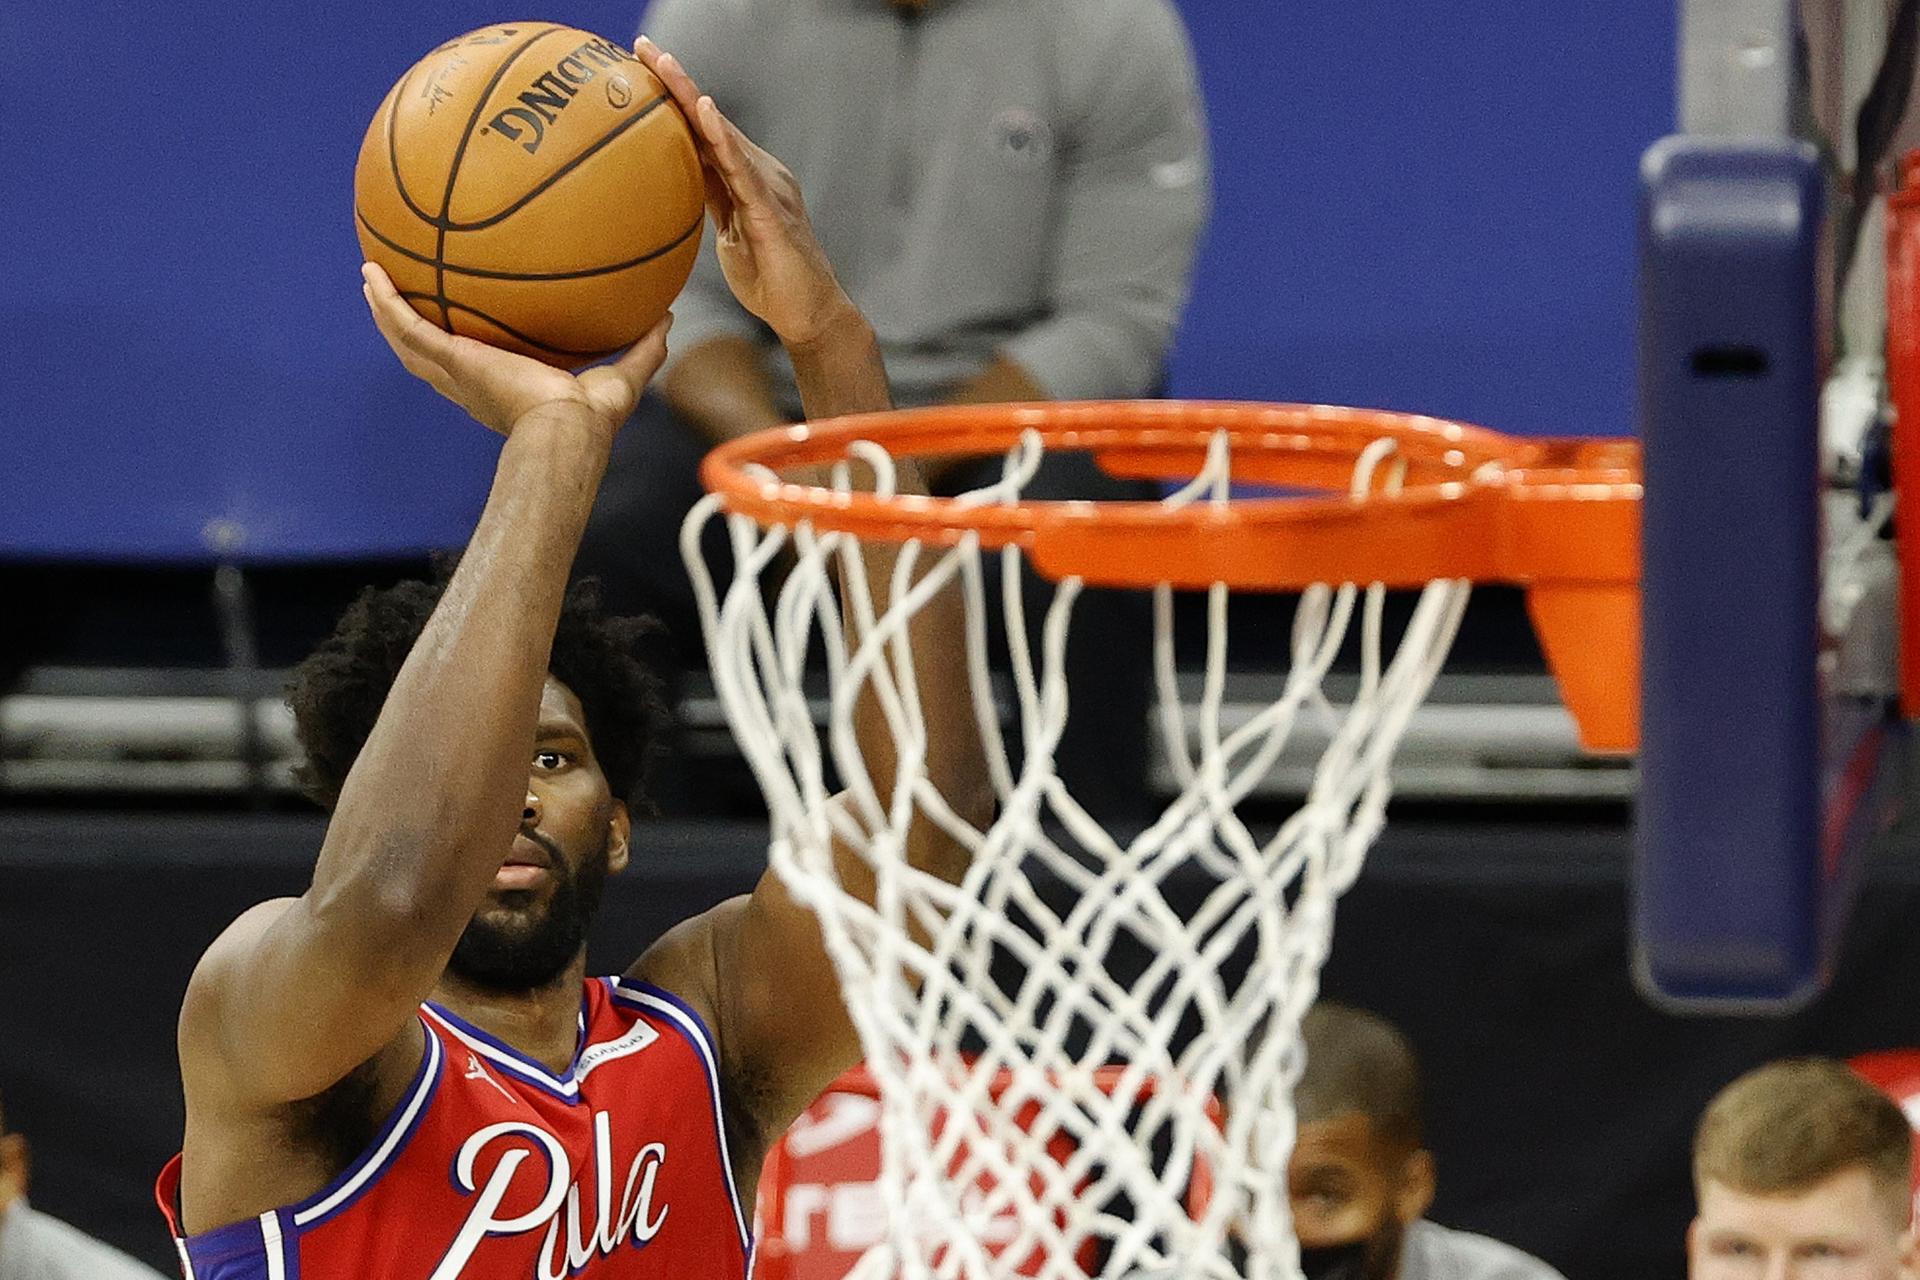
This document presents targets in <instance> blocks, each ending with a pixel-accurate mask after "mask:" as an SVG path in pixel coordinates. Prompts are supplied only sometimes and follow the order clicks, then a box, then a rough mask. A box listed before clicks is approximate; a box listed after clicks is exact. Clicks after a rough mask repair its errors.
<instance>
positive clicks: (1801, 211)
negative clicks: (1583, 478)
mask: <svg viewBox="0 0 1920 1280" xmlns="http://www.w3.org/2000/svg"><path fill="white" fill-rule="evenodd" d="M1642 179H1643V192H1642V206H1641V229H1640V230H1641V246H1640V414H1641V431H1642V435H1643V442H1644V446H1645V467H1646V498H1645V503H1644V508H1643V510H1644V519H1645V525H1644V529H1643V534H1644V538H1643V555H1644V568H1643V580H1642V585H1643V592H1644V595H1643V609H1644V613H1643V619H1642V621H1643V627H1644V634H1643V644H1644V655H1643V663H1642V671H1643V685H1642V713H1641V715H1642V720H1641V726H1642V727H1641V748H1640V767H1641V787H1640V807H1639V815H1638V816H1639V834H1638V849H1637V857H1638V863H1639V865H1638V868H1637V874H1636V902H1635V925H1636V930H1637V947H1638V957H1637V958H1638V964H1639V969H1640V974H1641V978H1642V981H1643V983H1644V984H1645V985H1646V986H1647V987H1648V988H1649V990H1650V992H1651V993H1653V994H1654V995H1656V996H1657V997H1658V998H1661V999H1664V1000H1667V1001H1671V1002H1676V1003H1680V1004H1687V1005H1695V1004H1735V1005H1739V1004H1746V1005H1776V1006H1786V1005H1790V1004H1793V1003H1796V1002H1798V1001H1800V1000H1803V999H1805V998H1806V997H1807V996H1809V995H1811V994H1812V993H1813V992H1814V991H1815V990H1817V989H1818V986H1819V984H1820V980H1821V977H1822V974H1823V971H1824V968H1825V966H1826V963H1827V960H1828V954H1829V948H1830V942H1831V935H1832V933H1833V930H1832V929H1830V928H1828V927H1825V917H1826V914H1827V913H1825V912H1824V911H1823V902H1824V899H1825V897H1826V894H1827V888H1828V884H1829V877H1828V875H1827V874H1826V872H1825V870H1824V869H1823V867H1822V860H1821V852H1820V851H1821V823H1822V817H1823V804H1822V794H1821V793H1822V780H1821V778H1822V744H1821V723H1820V716H1821V701H1820V688H1819V673H1818V670H1817V666H1816V662H1817V656H1818V655H1817V651H1818V644H1819V639H1818V636H1819V631H1818V625H1819V623H1818V598H1819V588H1820V562H1819V556H1820V528H1821V519H1820V508H1819V503H1820V488H1821V486H1820V476H1819V423H1818V406H1819V392H1820V361H1819V326H1820V322H1821V321H1820V296H1819V283H1818V281H1819V272H1820V266H1819V253H1818V245H1819V237H1820V231H1821V223H1822V218H1823V186H1822V178H1821V174H1820V169H1819V163H1818V159H1817V157H1816V155H1815V153H1814V151H1813V149H1812V148H1811V147H1809V146H1806V145H1804V144H1801V143H1798V142H1793V141H1788V140H1780V141H1772V140H1760V141H1752V140H1748V141H1742V140H1732V139H1705V138H1669V139H1666V140H1665V141H1663V142H1660V143H1657V144H1656V145H1655V146H1654V147H1653V148H1652V149H1651V150H1650V151H1649V152H1648V153H1647V156H1646V159H1645V161H1644V164H1643V170H1642Z"/></svg>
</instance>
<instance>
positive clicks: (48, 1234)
mask: <svg viewBox="0 0 1920 1280" xmlns="http://www.w3.org/2000/svg"><path fill="white" fill-rule="evenodd" d="M31 1172H32V1155H31V1153H30V1152H29V1150H28V1148H27V1140H26V1138H25V1137H24V1136H22V1135H21V1134H18V1133H13V1132H10V1131H9V1130H8V1129H7V1115H6V1109H5V1103H4V1101H0V1280H160V1273H159V1272H157V1271H153V1270H151V1269H149V1268H147V1267H145V1266H142V1265H141V1264H140V1263H138V1262H135V1261H134V1260H133V1259H132V1258H129V1257H128V1256H127V1255H126V1254H124V1253H121V1252H120V1251H119V1250H118V1249H113V1248H109V1247H108V1246H106V1245H104V1244H101V1243H100V1242H99V1241H98V1240H95V1239H94V1238H93V1237H92V1236H89V1235H85V1234H83V1233H82V1232H80V1231H77V1230H75V1229H74V1228H72V1227H70V1226H68V1225H67V1224H66V1223H64V1222H62V1221H60V1220H59V1219H58V1218H50V1217H48V1216H47V1215H46V1214H44V1213H41V1212H40V1211H39V1210H38V1209H35V1208H33V1207H32V1206H31V1205H29V1204H28V1203H27V1183H28V1180H29V1175H30V1174H31Z"/></svg>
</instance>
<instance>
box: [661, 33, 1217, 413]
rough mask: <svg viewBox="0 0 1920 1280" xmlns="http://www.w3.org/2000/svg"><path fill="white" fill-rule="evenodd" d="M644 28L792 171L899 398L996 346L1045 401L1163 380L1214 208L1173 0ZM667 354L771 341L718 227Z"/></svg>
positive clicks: (958, 374) (784, 378) (945, 381)
mask: <svg viewBox="0 0 1920 1280" xmlns="http://www.w3.org/2000/svg"><path fill="white" fill-rule="evenodd" d="M642 29H643V30H644V31H645V32H646V34H647V35H649V36H650V37H652V39H653V40H654V41H655V43H657V44H658V45H659V46H660V47H661V48H663V49H666V50H668V51H669V52H672V53H673V54H675V56H677V57H679V58H680V59H681V61H682V62H684V63H685V64H686V66H687V67H688V69H689V70H690V71H692V73H693V75H694V77H695V78H696V79H697V80H699V82H700V85H701V88H702V89H703V90H705V91H706V92H708V93H710V94H712V95H713V97H714V100H715V101H716V102H718V103H719V104H720V106H721V108H722V109H723V110H725V111H726V112H727V113H728V114H729V115H731V116H732V117H733V118H734V120H735V121H736V122H737V123H738V124H739V125H740V126H741V128H743V129H744V130H745V131H746V132H747V134H748V136H750V137H752V138H753V139H754V140H755V141H757V142H759V143H760V144H761V145H762V146H764V147H766V148H767V150H769V151H771V152H772V153H773V154H775V155H777V156H779V157H780V158H781V159H782V160H784V161H785V162H786V163H787V164H788V166H789V167H791V168H792V169H793V171H794V174H795V175H796V176H797V177H798V178H799V180H800V184H801V188H802V190H803V191H804V192H805V194H806V198H807V204H808V208H809V210H810V211H811V213H812V217H813V222H814V226H815V229H816V230H817V231H818V233H819V235H820V239H821V243H822V244H823V245H824V247H825V248H826V251H827V254H828V256H829V257H830V258H831V259H832V260H833V263H834V265H835V268H836V270H837V271H838V272H839V274H840V279H841V282H842V284H843V285H845V287H846V289H847V292H848V293H849V294H850V295H851V296H852V297H853V299H854V301H855V302H857V303H858V304H859V305H860V307H861V308H862V309H863V310H864V311H865V312H866V313H867V315H868V317H869V318H870V319H871V320H872V322H873V325H874V328H875V330H876V331H877V333H878V334H879V337H880V343H881V347H882V350H883V351H884V353H885V355H886V360H887V367H888V370H889V373H890V374H891V377H892V380H893V384H894V390H895V395H896V397H897V398H898V399H899V401H900V402H901V403H902V404H907V405H917V404H925V403H929V402H932V401H935V400H938V399H940V398H942V397H943V396H944V395H946V394H947V393H948V392H949V391H950V390H952V389H953V388H954V387H955V386H957V385H958V384H960V383H962V382H964V381H965V380H966V379H968V378H970V377H972V376H973V375H974V374H976V373H978V372H979V371H980V370H981V369H983V368H985V367H986V366H987V365H988V364H989V363H991V362H992V361H993V359H994V358H995V357H996V356H997V355H1000V354H1005V355H1006V356H1008V357H1010V358H1011V359H1013V360H1014V361H1015V362H1017V363H1018V364H1019V365H1020V366H1021V367H1022V368H1024V369H1025V370H1026V371H1027V372H1028V373H1029V374H1030V375H1032V377H1033V378H1034V380H1035V381H1037V382H1038V383H1039V384H1040V385H1041V387H1042V388H1043V389H1044V390H1045V391H1046V392H1047V393H1048V394H1049V395H1051V396H1054V397H1056V398H1060V399H1093V398H1102V397H1124V396H1133V395H1139V394H1142V393H1144V392H1146V391H1147V390H1149V389H1150V388H1151V387H1152V386H1153V385H1154V384H1155V382H1156V381H1157V380H1158V379H1159V377H1160V373H1161V367H1162V363H1163V361H1164V359H1165V357H1166V351H1167V346H1168V344H1169V342H1170V341H1171V338H1172V333H1173V327H1174V322H1175V320H1176V319H1177V318H1178V314H1179V309H1180V306H1181V304H1182V303H1183V302H1184V301H1185V296H1186V290H1187V281H1188V277H1189V274H1190V272H1191V269H1192V265H1193V256H1194V249H1195V245H1196V242H1197V240H1198V237H1199V233H1200V229H1201V226H1202V225H1203V223H1204V221H1205V218H1206V213H1207V205H1208V181H1209V173H1208V167H1207V155H1206V143H1205V130H1204V124H1203V120H1202V117H1201V108H1200V100H1199V94H1198V90H1197V89H1196V86H1195V79H1194V69H1193V55H1192V52H1191V50H1190V48H1189V47H1188V43H1187V38H1186V32H1185V30H1184V29H1183V28H1182V26H1181V24H1180V19H1179V16H1178V15H1177V14H1176V13H1175V12H1174V9H1173V7H1172V4H1171V3H1170V0H932V3H930V4H929V5H928V6H927V8H926V9H925V10H924V11H923V12H921V13H920V14H918V15H917V16H915V15H912V14H910V13H901V12H898V11H896V10H895V9H893V8H892V7H891V6H890V5H889V4H887V3H886V0H654V3H653V5H652V7H651V8H650V9H649V10H648V11H647V14H646V18H645V21H644V23H643V27H642ZM674 312H675V317H676V319H675V325H674V334H673V339H674V343H673V345H674V349H675V351H676V352H681V353H684V352H687V351H690V350H692V349H693V348H694V347H696V346H698V345H700V344H701V343H702V342H704V341H706V340H708V339H710V338H713V337H715V336H718V335H721V334H737V335H740V336H743V337H747V338H750V339H752V340H755V341H758V342H761V343H764V344H765V346H766V349H767V350H768V352H769V355H770V356H773V357H774V360H773V363H772V365H771V366H770V367H771V368H772V369H773V372H774V376H775V380H776V385H777V386H778V387H779V389H780V390H781V392H782V393H783V395H784V397H785V398H786V399H787V400H788V401H789V404H788V406H787V407H788V408H789V409H793V408H797V396H796V395H795V393H794V388H793V382H792V373H791V369H790V368H789V367H788V366H787V365H786V364H785V362H784V359H782V358H780V357H779V356H778V352H777V348H776V346H775V344H774V343H773V342H772V341H771V340H770V338H769V336H768V335H767V334H765V333H764V332H763V331H762V330H761V328H760V327H759V326H758V325H757V324H756V323H755V322H754V320H753V319H752V317H751V316H749V315H748V314H747V313H746V312H745V311H743V310H742V309H741V308H740V307H739V305H738V304H737V303H735V302H734V301H733V298H732V296H731V295H730V294H729V293H728V291H727V287H726V283H725V281H724V279H723V278H722V276H721V274H720V270H719V266H718V264H717V262H716V261H715V259H714V256H713V239H712V230H711V228H709V230H708V232H707V240H706V243H705V244H704V245H703V246H702V251H701V257H700V261H699V264H698V265H697V266H696V267H695V268H694V274H693V279H692V281H691V282H690V283H689V285H688V287H687V291H686V293H685V294H683V295H682V297H681V299H680V301H679V302H678V303H677V304H676V305H675V308H674Z"/></svg>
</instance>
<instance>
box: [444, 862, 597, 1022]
mask: <svg viewBox="0 0 1920 1280" xmlns="http://www.w3.org/2000/svg"><path fill="white" fill-rule="evenodd" d="M529 838H530V839H533V840H534V841H535V842H536V843H538V844H540V845H541V846H542V847H544V848H545V849H546V851H547V854H548V856H549V858H550V859H551V863H552V865H551V866H550V867H549V868H548V874H549V875H551V876H552V877H553V892H552V893H551V894H549V895H548V897H547V905H546V909H545V910H544V911H542V912H540V913H539V914H538V915H534V916H528V915H527V914H525V913H524V912H518V911H516V912H514V913H513V915H512V916H511V917H510V919H511V923H502V922H501V921H500V920H499V919H498V918H497V917H498V914H499V913H492V912H488V911H482V912H481V913H480V914H478V915H476V916H474V918H473V919H472V920H470V921H468V922H467V927H466V931H465V932H463V933H462V934H461V935H460V941H459V942H458V943H456V944H455V945H454V948H453V957H452V958H451V959H450V960H448V961H447V968H448V969H449V970H450V971H451V972H452V973H453V974H454V975H455V976H456V977H459V978H461V979H464V980H465V981H467V982H470V983H472V984H473V985H474V986H476V987H480V988H482V989H484V990H487V991H499V992H518V991H532V990H535V989H536V988H539V987H544V986H546V985H548V984H549V983H551V982H552V981H553V980H554V979H555V978H558V977H559V976H560V975H561V974H563V973H565V972H566V969H567V966H568V965H569V964H571V963H573V958H574V957H575V956H577V955H579V954H580V948H581V947H583V946H585V945H586V941H587V931H588V929H590V928H591V927H592V925H593V917H594V913H595V912H597V911H599V909H600V895H601V893H602V892H603V891H604V890H605V889H606V885H607V843H608V841H607V837H604V836H603V837H602V838H601V841H600V847H599V848H597V849H595V850H594V851H593V852H592V853H590V854H588V855H587V856H586V857H585V858H583V859H581V862H580V868H579V870H578V871H575V870H574V868H573V867H572V866H571V865H570V864H569V863H568V862H567V860H566V859H565V858H564V857H562V856H561V855H560V851H559V850H558V849H556V848H554V847H553V845H552V844H551V843H549V842H548V841H547V840H545V839H544V838H542V837H539V836H530V837H529ZM530 896H531V893H530V891H527V890H514V891H511V892H508V893H504V894H502V895H500V897H501V902H502V903H503V904H505V905H507V906H509V907H511V906H514V905H515V900H516V899H519V898H525V897H530ZM490 916H493V917H495V918H489V917H490Z"/></svg>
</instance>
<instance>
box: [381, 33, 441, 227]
mask: <svg viewBox="0 0 1920 1280" xmlns="http://www.w3.org/2000/svg"><path fill="white" fill-rule="evenodd" d="M435 52H438V50H436V51H435ZM419 70H420V66H419V64H418V63H416V64H414V66H413V69H412V70H410V71H408V72H407V74H406V75H405V76H403V77H402V78H401V80H400V83H399V84H398V85H396V86H395V87H394V90H393V96H392V97H391V98H389V99H388V100H387V168H388V169H389V170H390V171H391V172H392V173H393V189H394V190H395V191H397V192H399V193H400V203H402V204H404V205H406V206H407V208H408V209H409V210H411V211H412V213H413V216H414V217H416V218H418V219H420V221H422V222H424V223H426V224H427V225H428V226H432V225H433V215H432V214H430V213H428V212H427V211H426V210H425V209H422V208H421V207H420V205H419V204H418V203H417V202H416V201H415V200H414V198H413V193H412V192H411V191H408V190H407V184H406V180H405V179H403V178H402V177H401V176H400V144H399V142H398V141H397V140H396V139H395V138H394V133H393V118H394V116H396V115H398V114H399V111H400V99H402V98H403V97H405V96H406V92H407V86H408V85H410V84H412V83H413V77H414V73H415V72H417V71H419Z"/></svg>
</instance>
